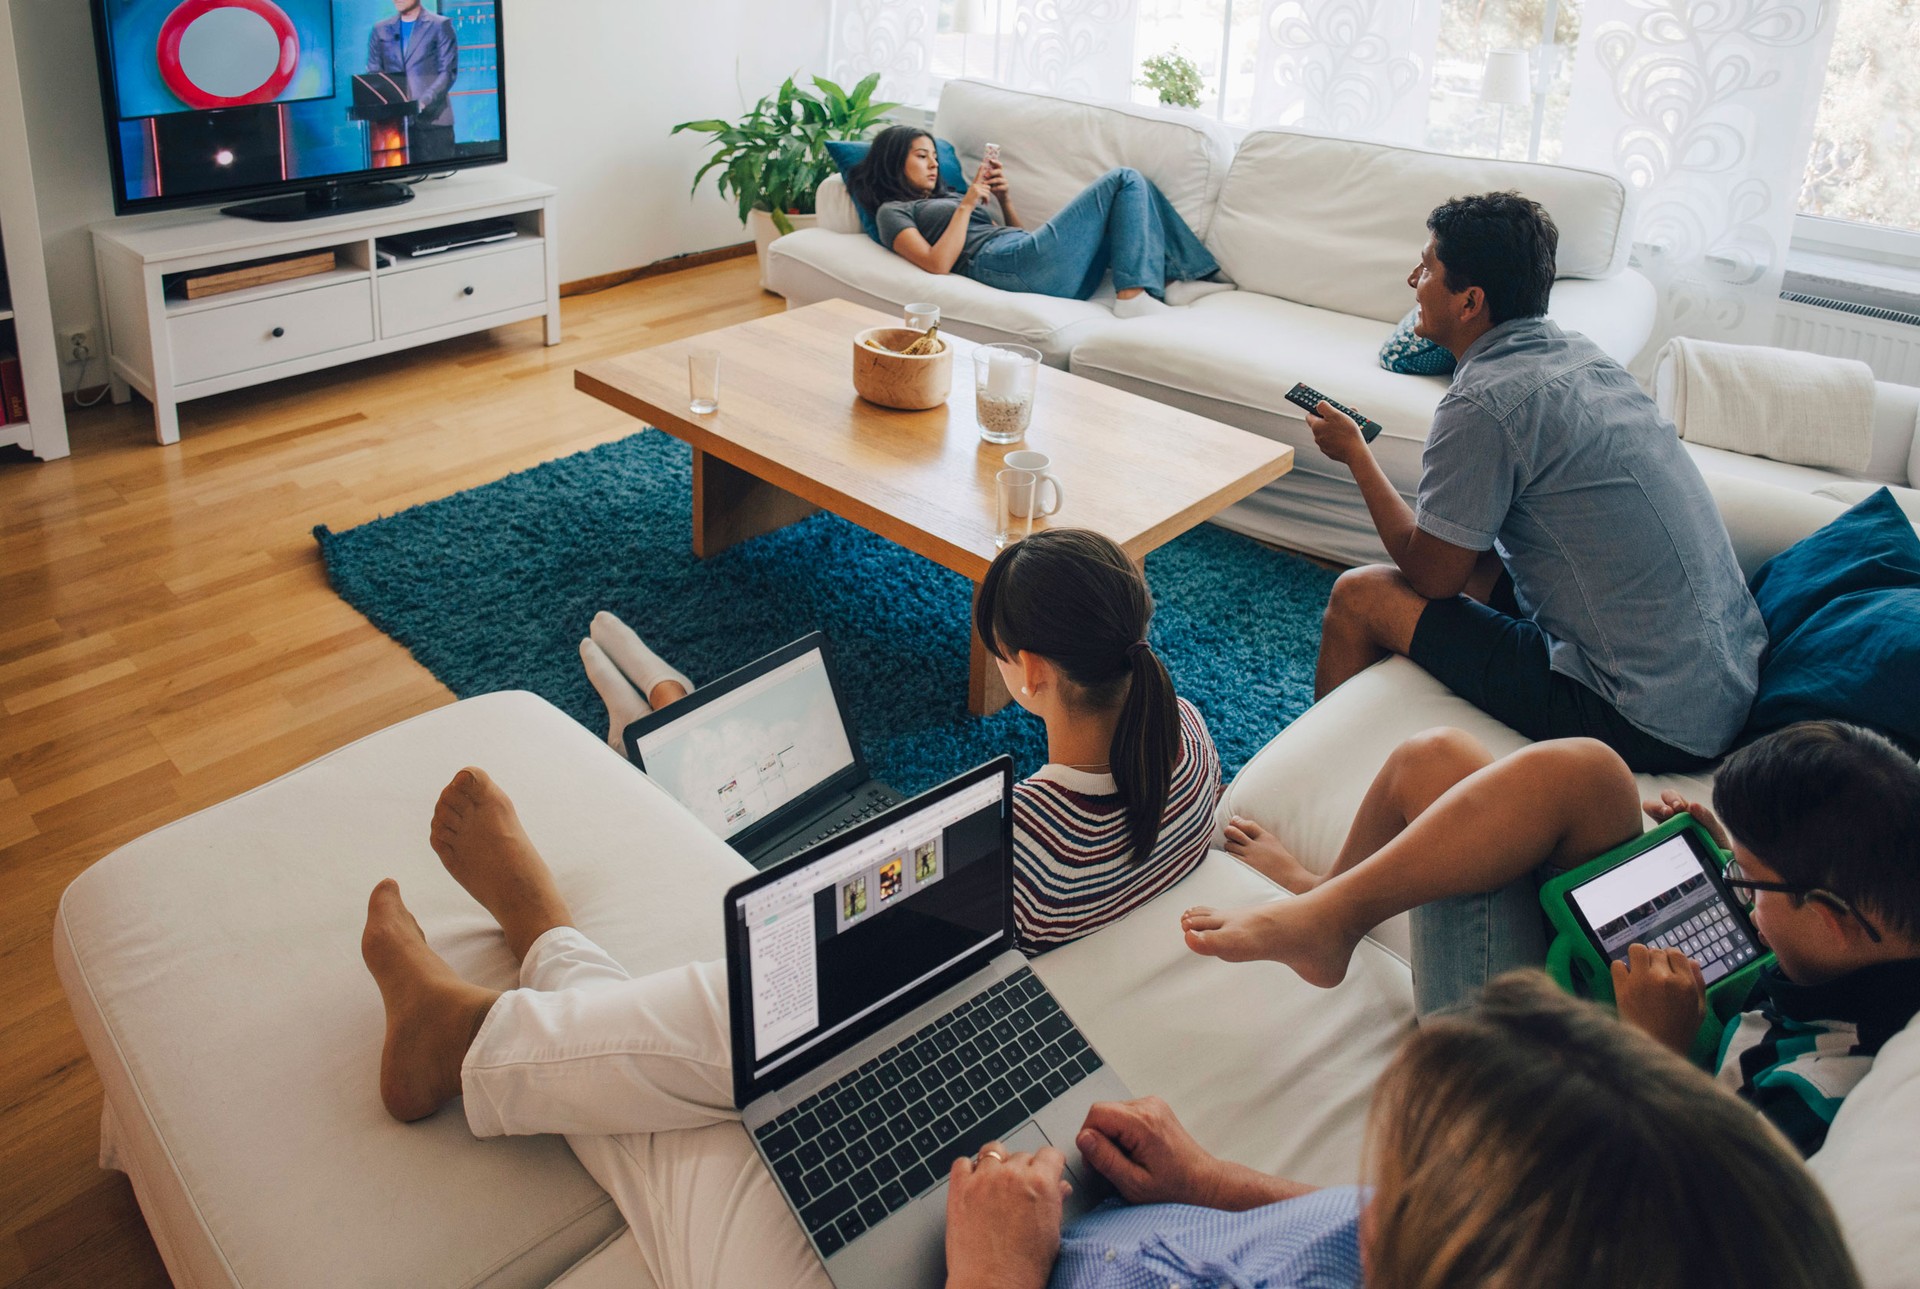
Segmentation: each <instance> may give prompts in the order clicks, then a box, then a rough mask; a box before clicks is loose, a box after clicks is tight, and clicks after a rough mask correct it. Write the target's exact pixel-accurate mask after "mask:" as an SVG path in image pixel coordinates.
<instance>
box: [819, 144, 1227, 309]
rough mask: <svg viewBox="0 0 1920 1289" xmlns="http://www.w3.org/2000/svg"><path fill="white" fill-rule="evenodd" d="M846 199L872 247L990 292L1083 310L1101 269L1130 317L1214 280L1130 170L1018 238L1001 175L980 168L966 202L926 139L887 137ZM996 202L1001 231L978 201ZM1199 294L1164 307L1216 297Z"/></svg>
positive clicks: (1161, 200)
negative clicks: (1178, 287)
mask: <svg viewBox="0 0 1920 1289" xmlns="http://www.w3.org/2000/svg"><path fill="white" fill-rule="evenodd" d="M847 190H848V192H849V193H851V194H852V196H853V199H854V200H855V201H857V202H859V203H860V204H861V205H863V206H865V207H866V208H867V209H868V210H871V211H872V212H873V213H874V222H875V223H876V224H877V225H879V229H880V243H881V245H883V246H886V247H888V248H889V249H891V250H892V251H893V252H894V254H896V255H898V256H900V257H901V258H902V259H905V260H909V261H911V262H912V263H913V264H914V265H915V266H916V267H918V268H921V269H924V270H926V271H927V272H928V273H940V274H946V273H958V274H960V275H961V276H963V277H970V278H972V279H973V280H974V281H976V282H983V283H985V284H986V285H988V286H991V287H997V288H999V289H1000V290H1002V291H1031V292H1034V293H1036V294H1039V295H1051V296H1059V297H1062V298H1064V299H1070V300H1085V299H1087V298H1088V297H1089V296H1091V295H1092V294H1093V293H1094V291H1095V289H1096V288H1098V287H1099V285H1100V279H1101V277H1102V276H1104V275H1105V274H1106V273H1107V272H1108V270H1109V269H1110V270H1111V271H1112V273H1113V285H1114V287H1115V289H1116V291H1117V293H1118V295H1119V302H1118V304H1116V305H1115V307H1114V313H1116V314H1117V315H1119V316H1120V317H1123V318H1125V317H1134V316H1138V315H1141V314H1146V313H1152V312H1155V311H1157V310H1159V309H1160V308H1161V307H1162V298H1163V297H1165V296H1166V295H1167V294H1168V286H1169V284H1170V283H1176V282H1181V283H1195V282H1196V281H1197V280H1199V279H1205V278H1208V277H1211V276H1212V275H1213V274H1215V273H1217V272H1218V271H1219V269H1220V266H1219V264H1217V263H1215V261H1214V258H1213V256H1212V255H1210V254H1208V253H1207V248H1206V247H1204V246H1202V245H1201V244H1200V239H1199V238H1198V237H1195V236H1194V235H1193V230H1192V229H1190V228H1188V227H1187V223H1186V221H1185V220H1183V219H1181V218H1180V213H1179V212H1178V211H1176V210H1175V209H1174V208H1173V205H1172V203H1171V202H1169V201H1168V200H1167V199H1166V198H1165V197H1164V196H1162V195H1161V192H1160V190H1159V189H1158V188H1155V187H1154V186H1153V185H1152V184H1151V183H1149V182H1148V181H1147V179H1146V178H1145V177H1144V176H1143V175H1141V173H1140V172H1139V171H1138V170H1134V169H1131V168H1126V167H1122V168H1121V169H1118V170H1109V171H1108V172H1107V173H1106V174H1104V175H1102V176H1101V177H1100V178H1099V179H1097V180H1095V181H1094V182H1093V184H1092V185H1091V186H1089V187H1087V188H1086V189H1084V190H1083V191H1082V192H1081V193H1080V195H1079V196H1077V197H1075V198H1074V199H1073V200H1072V201H1070V202H1068V203H1067V204H1066V205H1065V206H1064V207H1062V208H1061V210H1060V213H1059V214H1057V215H1055V216H1054V217H1053V218H1052V219H1050V220H1048V221H1047V222H1046V223H1044V224H1042V225H1041V226H1040V227H1038V228H1036V229H1032V230H1028V229H1025V228H1022V227H1021V226H1020V216H1019V214H1018V213H1017V212H1015V210H1014V208H1013V203H1012V197H1011V194H1010V193H1009V192H1008V186H1007V173H1006V171H1005V170H1004V169H1003V168H1002V167H1001V165H1000V163H999V161H998V160H996V159H989V160H987V161H985V162H983V163H982V164H981V166H980V170H979V172H978V173H977V174H976V175H975V176H974V180H973V182H972V183H971V184H970V185H968V187H967V190H966V192H964V193H956V192H954V191H952V190H951V189H949V188H946V187H944V186H942V184H941V182H940V163H939V159H938V157H937V156H936V154H935V151H934V141H933V136H932V135H930V134H928V133H927V132H926V131H924V130H917V129H915V128H914V127H913V126H910V125H894V126H889V127H887V128H886V129H885V130H882V131H881V132H880V133H879V135H877V136H876V137H875V138H874V140H873V147H872V148H871V149H869V150H868V152H867V155H866V157H865V158H864V159H863V160H862V161H861V162H860V164H859V165H857V166H855V167H854V168H853V170H852V172H851V173H849V174H848V176H847ZM989 197H997V198H999V201H1000V210H1001V214H1002V216H1003V217H1004V218H1005V221H1006V222H1005V223H1004V224H996V223H995V222H994V221H993V216H992V215H991V213H990V210H989V206H988V200H987V199H988V198H989ZM1224 287H1225V284H1224V283H1205V284H1204V285H1203V286H1202V287H1201V288H1200V289H1198V290H1195V289H1194V288H1193V287H1192V286H1189V287H1188V288H1187V290H1186V291H1185V292H1175V295H1176V299H1188V298H1192V297H1194V296H1196V295H1204V294H1206V292H1207V290H1209V289H1211V290H1219V289H1224Z"/></svg>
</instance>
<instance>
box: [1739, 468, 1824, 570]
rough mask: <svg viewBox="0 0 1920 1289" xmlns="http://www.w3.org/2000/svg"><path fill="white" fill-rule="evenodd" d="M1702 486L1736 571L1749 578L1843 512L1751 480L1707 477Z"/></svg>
mask: <svg viewBox="0 0 1920 1289" xmlns="http://www.w3.org/2000/svg"><path fill="white" fill-rule="evenodd" d="M1706 480H1707V491H1709V492H1711V493H1712V494H1713V500H1714V502H1715V503H1716V504H1717V505H1718V506H1719V507H1720V519H1721V521H1722V522H1723V523H1725V524H1726V526H1727V536H1729V537H1731V538H1732V539H1733V553H1734V556H1735V557H1736V558H1737V559H1739V561H1740V571H1741V572H1743V573H1745V574H1746V575H1747V576H1748V577H1749V578H1751V577H1752V576H1753V575H1754V573H1755V572H1756V571H1757V570H1758V569H1759V567H1760V566H1761V565H1762V564H1764V563H1766V562H1767V561H1768V560H1770V559H1772V558H1773V557H1774V556H1775V555H1778V554H1779V553H1780V552H1781V551H1783V550H1785V549H1786V548H1787V547H1789V546H1791V545H1793V544H1794V543H1795V542H1797V541H1799V540H1800V539H1801V538H1802V537H1805V536H1807V535H1808V534H1810V533H1813V532H1816V531H1818V530H1819V529H1821V528H1823V527H1825V526H1826V525H1827V524H1828V523H1829V522H1831V521H1832V520H1833V519H1834V518H1835V517H1836V516H1838V515H1840V514H1842V513H1843V512H1845V510H1846V506H1845V505H1843V504H1842V503H1840V502H1838V501H1834V500H1832V499H1831V498H1828V497H1819V496H1815V495H1814V494H1813V493H1811V492H1799V491H1796V490H1795V489H1793V488H1782V487H1780V486H1778V485H1777V484H1771V483H1762V482H1760V481H1759V480H1757V479H1741V478H1737V477H1735V476H1733V475H1724V474H1709V475H1707V476H1706Z"/></svg>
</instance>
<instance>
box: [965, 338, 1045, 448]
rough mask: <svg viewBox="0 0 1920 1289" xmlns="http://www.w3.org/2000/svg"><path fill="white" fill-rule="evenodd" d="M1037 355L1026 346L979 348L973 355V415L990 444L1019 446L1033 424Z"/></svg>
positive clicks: (981, 435) (987, 346)
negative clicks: (1016, 444)
mask: <svg viewBox="0 0 1920 1289" xmlns="http://www.w3.org/2000/svg"><path fill="white" fill-rule="evenodd" d="M1039 383H1040V351H1039V350H1038V349H1030V348H1028V347H1027V346H1026V345H981V346H979V347H978V348H976V349H975V350H974V351H973V414H974V416H975V418H976V419H978V420H979V422H980V437H981V438H983V439H985V440H986V441H987V442H989V443H1018V442H1019V441H1020V440H1021V439H1023V438H1025V437H1026V436H1027V425H1028V423H1029V422H1031V421H1032V420H1033V396H1034V392H1035V390H1037V389H1038V388H1039Z"/></svg>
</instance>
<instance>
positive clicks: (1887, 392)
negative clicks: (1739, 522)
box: [1555, 287, 1920, 487]
mask: <svg viewBox="0 0 1920 1289" xmlns="http://www.w3.org/2000/svg"><path fill="white" fill-rule="evenodd" d="M1558 294H1559V288H1558V287H1555V302H1556V303H1557V302H1558ZM1673 364H1674V355H1673V352H1672V351H1671V350H1666V349H1663V350H1662V351H1661V352H1660V357H1659V360H1658V362H1657V363H1656V365H1655V366H1654V369H1653V398H1654V402H1656V403H1658V404H1659V406H1660V415H1662V416H1664V417H1666V418H1668V419H1669V420H1671V419H1672V418H1673V384H1674V382H1673ZM1916 422H1920V388H1916V387H1915V386H1912V385H1893V384H1889V383H1888V382H1886V381H1884V380H1876V381H1875V382H1873V446H1872V448H1871V449H1870V450H1869V453H1868V457H1867V468H1866V469H1864V470H1862V471H1859V472H1858V473H1854V472H1852V471H1844V472H1842V471H1835V472H1833V475H1834V477H1836V478H1851V479H1871V480H1873V481H1875V482H1877V483H1891V484H1897V485H1911V486H1915V487H1920V427H1917V426H1916ZM1722 450H1723V451H1724V450H1726V449H1722Z"/></svg>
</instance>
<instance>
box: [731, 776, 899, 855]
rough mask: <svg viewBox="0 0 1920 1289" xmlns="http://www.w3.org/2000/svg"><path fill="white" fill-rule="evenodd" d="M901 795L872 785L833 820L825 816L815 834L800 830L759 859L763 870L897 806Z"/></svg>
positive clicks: (848, 803) (849, 802)
mask: <svg viewBox="0 0 1920 1289" xmlns="http://www.w3.org/2000/svg"><path fill="white" fill-rule="evenodd" d="M899 804H900V798H899V797H898V796H896V795H895V794H894V793H892V792H890V791H888V790H887V789H886V788H883V787H880V786H879V785H878V784H875V785H873V786H870V787H869V788H868V789H867V790H866V791H865V792H863V793H861V794H860V795H859V796H857V797H854V798H853V799H852V800H850V801H848V802H847V804H846V808H845V809H843V810H842V811H841V812H840V813H839V814H837V815H835V816H833V817H832V818H831V819H822V820H821V821H820V826H819V827H818V828H817V829H816V830H815V831H814V832H812V833H804V832H803V833H798V834H796V835H795V836H793V837H790V838H788V839H787V844H786V845H784V846H782V847H781V848H780V849H779V851H778V852H777V853H775V854H772V855H768V856H767V857H766V858H765V859H763V860H761V861H760V864H759V866H760V867H761V868H762V869H766V868H770V867H772V866H773V865H775V864H777V863H779V862H780V861H781V860H785V859H792V858H793V857H794V856H795V855H798V854H799V853H800V852H801V851H803V850H805V849H807V847H809V846H814V845H818V844H819V843H820V842H823V841H825V840H826V839H827V838H829V837H831V836H833V835H834V834H835V833H839V832H844V831H846V830H847V829H849V828H851V827H853V826H854V825H855V824H857V823H863V822H865V821H866V820H868V819H871V818H873V817H874V816H875V815H877V814H879V813H880V812H881V811H882V810H885V809H886V808H887V807H888V806H897V805H899Z"/></svg>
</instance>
